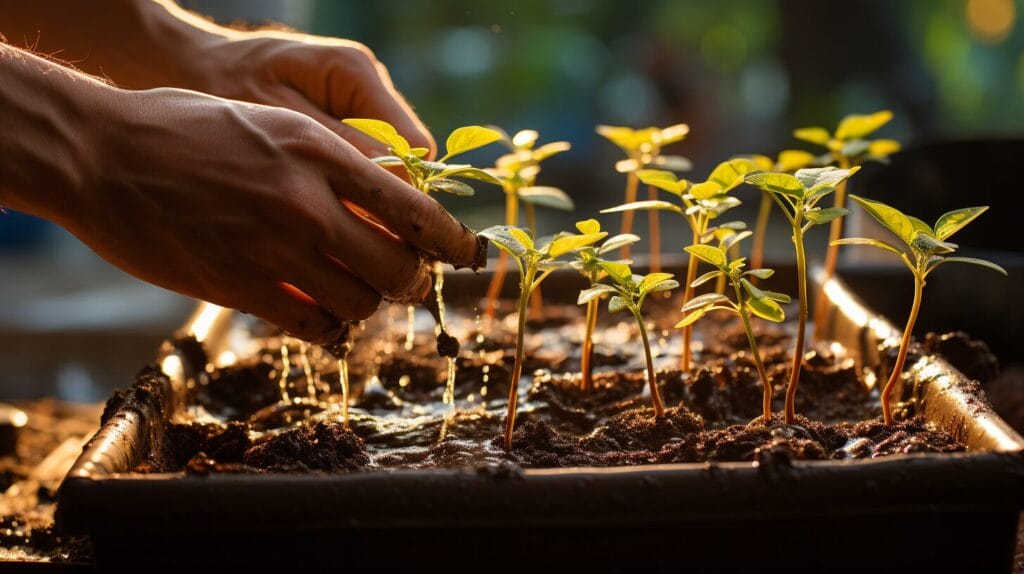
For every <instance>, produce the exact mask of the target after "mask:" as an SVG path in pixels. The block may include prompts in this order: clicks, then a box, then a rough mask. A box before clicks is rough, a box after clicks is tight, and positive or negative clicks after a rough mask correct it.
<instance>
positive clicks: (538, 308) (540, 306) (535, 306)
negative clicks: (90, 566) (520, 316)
mask: <svg viewBox="0 0 1024 574" xmlns="http://www.w3.org/2000/svg"><path fill="white" fill-rule="evenodd" d="M523 208H524V209H523V211H524V212H525V213H526V227H527V229H529V230H530V234H531V235H533V237H534V239H536V238H537V210H536V208H534V206H533V204H532V203H526V204H525V205H523ZM542 315H544V299H543V295H541V293H540V286H538V287H537V288H536V289H534V290H533V291H532V292H531V294H530V316H531V317H533V318H535V319H540V318H541V316H542Z"/></svg>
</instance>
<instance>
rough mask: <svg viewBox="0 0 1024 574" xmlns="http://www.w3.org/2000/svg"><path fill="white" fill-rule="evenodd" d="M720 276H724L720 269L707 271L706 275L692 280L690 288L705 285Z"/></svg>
mask: <svg viewBox="0 0 1024 574" xmlns="http://www.w3.org/2000/svg"><path fill="white" fill-rule="evenodd" d="M720 275H724V273H723V272H722V271H721V270H720V269H715V270H714V271H708V272H707V273H705V274H703V275H701V276H700V277H698V278H696V279H694V280H693V282H692V283H690V287H700V286H701V285H703V284H705V283H707V282H708V281H711V280H712V279H718V277H719V276H720Z"/></svg>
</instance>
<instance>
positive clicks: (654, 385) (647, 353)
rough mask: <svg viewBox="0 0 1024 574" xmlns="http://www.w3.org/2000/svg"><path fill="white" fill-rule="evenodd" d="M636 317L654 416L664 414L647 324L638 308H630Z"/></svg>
mask: <svg viewBox="0 0 1024 574" xmlns="http://www.w3.org/2000/svg"><path fill="white" fill-rule="evenodd" d="M630 310H631V311H632V312H633V317H634V318H635V319H636V326H637V327H638V328H639V329H640V340H641V341H643V344H644V358H645V359H647V384H648V385H650V387H651V400H652V401H654V417H655V418H659V419H660V418H661V417H663V416H665V405H664V404H663V403H662V402H661V393H659V392H658V381H657V377H656V376H655V372H654V359H653V358H652V357H651V343H650V341H649V340H648V339H647V326H646V325H644V318H643V317H642V316H641V315H640V309H639V308H637V307H633V308H631V309H630Z"/></svg>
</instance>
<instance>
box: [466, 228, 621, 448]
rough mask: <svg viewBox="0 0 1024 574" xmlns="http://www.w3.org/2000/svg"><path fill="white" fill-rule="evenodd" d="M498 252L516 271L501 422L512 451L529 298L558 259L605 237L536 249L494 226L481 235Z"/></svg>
mask: <svg viewBox="0 0 1024 574" xmlns="http://www.w3.org/2000/svg"><path fill="white" fill-rule="evenodd" d="M479 235H481V236H483V237H486V238H487V239H489V240H490V241H491V242H492V243H494V244H495V245H497V246H498V248H499V249H501V250H502V251H505V252H507V253H508V254H509V256H511V257H512V259H513V260H515V262H516V265H517V266H518V267H519V324H518V326H517V329H516V358H515V363H514V364H513V367H512V379H511V384H510V385H509V393H508V416H507V418H506V419H505V448H506V449H511V448H512V431H513V430H514V429H515V424H516V404H517V403H518V400H519V378H520V377H521V376H522V374H523V355H524V352H525V349H524V346H523V338H524V335H525V331H526V313H527V305H528V304H529V300H530V294H531V293H532V292H533V291H534V290H535V289H537V287H539V286H540V284H541V283H542V282H543V281H544V279H546V278H547V277H548V275H549V274H551V272H552V271H554V270H555V269H557V268H559V267H563V266H565V265H566V264H567V263H566V262H565V261H557V259H558V258H559V257H562V256H564V255H568V254H569V253H572V252H573V251H574V250H576V249H579V248H581V247H586V246H587V245H591V244H593V243H595V242H597V241H600V240H602V239H604V238H605V236H606V235H608V234H607V233H605V232H603V231H601V232H598V233H583V234H581V235H577V234H572V233H559V234H558V235H556V236H555V237H554V238H553V239H552V240H551V241H549V242H547V243H545V244H544V245H541V246H539V247H538V246H537V245H536V244H535V243H534V241H533V237H531V236H530V234H529V233H528V232H526V231H525V230H523V229H520V228H518V227H515V226H511V225H495V226H493V227H488V228H487V229H485V230H483V231H481V232H480V233H479Z"/></svg>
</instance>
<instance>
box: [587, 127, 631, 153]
mask: <svg viewBox="0 0 1024 574" xmlns="http://www.w3.org/2000/svg"><path fill="white" fill-rule="evenodd" d="M597 133H598V134H600V135H602V136H604V137H605V138H606V139H608V141H610V142H612V143H613V144H615V145H617V146H619V147H620V148H622V149H623V150H624V151H627V152H628V151H630V150H632V149H633V148H634V147H635V146H636V130H634V129H633V128H627V127H622V126H604V125H601V126H597Z"/></svg>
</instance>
